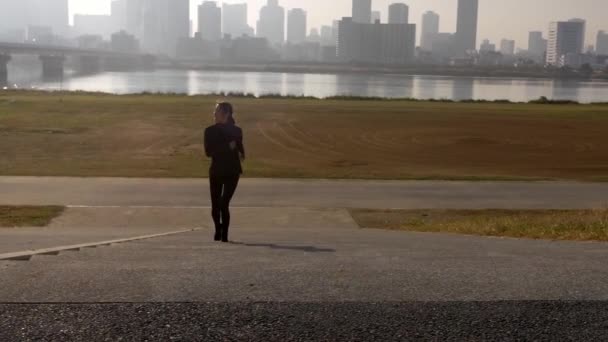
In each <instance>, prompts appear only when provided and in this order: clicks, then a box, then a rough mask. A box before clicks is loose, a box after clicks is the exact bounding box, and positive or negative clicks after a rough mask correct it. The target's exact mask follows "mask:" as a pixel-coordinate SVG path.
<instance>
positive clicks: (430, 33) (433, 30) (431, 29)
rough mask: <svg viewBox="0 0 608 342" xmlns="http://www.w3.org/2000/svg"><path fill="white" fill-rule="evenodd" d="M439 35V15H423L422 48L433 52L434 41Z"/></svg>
mask: <svg viewBox="0 0 608 342" xmlns="http://www.w3.org/2000/svg"><path fill="white" fill-rule="evenodd" d="M438 33H439V15H438V14H437V13H435V12H433V11H428V12H426V13H424V15H422V35H421V40H420V47H421V48H422V50H424V51H432V50H433V41H434V40H435V38H436V37H437V34H438Z"/></svg>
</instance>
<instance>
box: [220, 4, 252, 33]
mask: <svg viewBox="0 0 608 342" xmlns="http://www.w3.org/2000/svg"><path fill="white" fill-rule="evenodd" d="M247 11H248V9H247V3H242V4H227V3H223V4H222V32H223V33H224V34H228V35H230V36H232V38H238V37H241V36H244V35H247V36H253V29H252V28H251V27H250V26H249V24H247Z"/></svg>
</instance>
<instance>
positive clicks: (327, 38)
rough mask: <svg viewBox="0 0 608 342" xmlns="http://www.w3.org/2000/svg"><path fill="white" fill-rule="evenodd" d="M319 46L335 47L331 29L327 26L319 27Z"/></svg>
mask: <svg viewBox="0 0 608 342" xmlns="http://www.w3.org/2000/svg"><path fill="white" fill-rule="evenodd" d="M321 44H322V45H323V46H331V45H336V42H335V41H334V32H333V28H332V27H331V26H329V25H323V26H321Z"/></svg>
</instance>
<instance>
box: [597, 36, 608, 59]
mask: <svg viewBox="0 0 608 342" xmlns="http://www.w3.org/2000/svg"><path fill="white" fill-rule="evenodd" d="M595 52H596V53H597V54H598V55H604V56H608V33H607V32H605V31H599V32H598V33H597V42H596V44H595Z"/></svg>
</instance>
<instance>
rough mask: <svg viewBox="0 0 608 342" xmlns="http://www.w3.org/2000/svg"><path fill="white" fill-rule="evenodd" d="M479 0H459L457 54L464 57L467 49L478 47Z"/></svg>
mask: <svg viewBox="0 0 608 342" xmlns="http://www.w3.org/2000/svg"><path fill="white" fill-rule="evenodd" d="M478 12H479V0H458V22H457V25H456V36H455V37H456V48H457V49H458V51H457V55H458V56H459V57H464V56H465V55H466V53H467V51H471V50H475V49H476V47H477V19H478V17H477V16H478Z"/></svg>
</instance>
